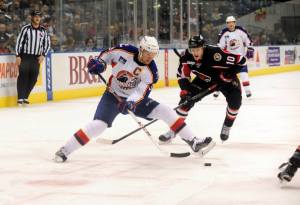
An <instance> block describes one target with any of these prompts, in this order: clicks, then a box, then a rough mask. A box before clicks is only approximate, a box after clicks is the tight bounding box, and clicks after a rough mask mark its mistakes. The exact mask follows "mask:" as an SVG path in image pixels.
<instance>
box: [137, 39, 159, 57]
mask: <svg viewBox="0 0 300 205" xmlns="http://www.w3.org/2000/svg"><path fill="white" fill-rule="evenodd" d="M143 49H145V50H146V51H148V52H151V53H158V51H159V46H158V42H157V40H156V38H155V37H153V36H143V37H142V39H141V41H140V50H143Z"/></svg>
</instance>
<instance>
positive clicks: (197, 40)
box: [188, 35, 205, 49]
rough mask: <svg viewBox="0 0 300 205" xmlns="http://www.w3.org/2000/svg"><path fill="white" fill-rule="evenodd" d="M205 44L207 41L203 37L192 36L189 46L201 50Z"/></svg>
mask: <svg viewBox="0 0 300 205" xmlns="http://www.w3.org/2000/svg"><path fill="white" fill-rule="evenodd" d="M204 44H205V40H204V38H203V36H202V35H198V36H192V37H191V38H190V40H189V43H188V46H189V49H190V48H199V47H203V46H204Z"/></svg>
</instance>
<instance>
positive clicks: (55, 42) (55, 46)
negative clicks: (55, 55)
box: [50, 35, 60, 52]
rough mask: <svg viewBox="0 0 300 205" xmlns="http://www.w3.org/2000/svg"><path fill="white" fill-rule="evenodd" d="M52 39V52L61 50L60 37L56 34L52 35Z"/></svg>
mask: <svg viewBox="0 0 300 205" xmlns="http://www.w3.org/2000/svg"><path fill="white" fill-rule="evenodd" d="M50 39H51V40H50V41H51V52H59V51H60V44H59V41H58V37H57V36H56V35H52V36H50Z"/></svg>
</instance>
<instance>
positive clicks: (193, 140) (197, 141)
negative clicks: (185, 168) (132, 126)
mask: <svg viewBox="0 0 300 205" xmlns="http://www.w3.org/2000/svg"><path fill="white" fill-rule="evenodd" d="M149 117H150V118H155V119H160V120H163V121H164V122H165V123H167V124H168V125H169V127H170V130H171V131H173V132H174V133H175V134H178V135H179V136H180V137H181V138H182V140H184V141H185V142H186V143H187V144H188V145H189V146H190V147H191V148H192V150H193V151H194V152H199V151H200V150H201V149H204V148H205V147H207V146H209V145H211V144H214V142H213V141H212V138H211V137H206V138H200V137H196V135H195V134H194V133H193V132H192V130H191V129H190V128H189V127H188V125H187V124H186V123H185V122H184V118H178V116H177V115H176V113H175V112H174V110H172V109H171V108H169V107H167V106H165V105H162V104H159V105H158V106H157V107H156V108H155V109H154V110H153V111H152V112H151V113H150V114H149ZM212 147H213V146H212Z"/></svg>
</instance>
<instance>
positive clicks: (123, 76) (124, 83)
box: [116, 70, 140, 90]
mask: <svg viewBox="0 0 300 205" xmlns="http://www.w3.org/2000/svg"><path fill="white" fill-rule="evenodd" d="M116 78H117V80H118V85H119V86H120V88H121V89H124V90H128V89H132V88H135V87H136V86H137V84H138V83H139V82H140V79H139V78H137V77H135V76H134V75H133V74H132V73H130V72H128V71H125V70H123V71H120V72H119V73H118V74H117V76H116Z"/></svg>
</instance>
